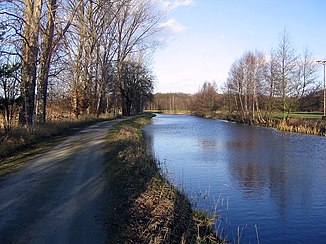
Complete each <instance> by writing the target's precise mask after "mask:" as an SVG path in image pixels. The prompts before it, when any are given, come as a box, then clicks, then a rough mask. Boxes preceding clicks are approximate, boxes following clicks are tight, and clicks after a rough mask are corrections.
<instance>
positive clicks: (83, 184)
mask: <svg viewBox="0 0 326 244" xmlns="http://www.w3.org/2000/svg"><path fill="white" fill-rule="evenodd" d="M116 122H117V120H115V121H108V122H102V123H98V124H96V125H93V126H90V127H88V128H86V129H84V130H82V131H80V132H79V133H77V134H76V135H74V136H71V137H69V138H68V139H67V140H65V141H64V142H62V143H61V144H60V145H58V146H56V147H55V148H54V149H53V150H51V151H50V152H48V153H46V154H44V155H42V156H40V157H39V158H38V159H36V160H33V161H32V162H30V163H29V164H28V166H27V167H25V168H24V169H22V170H21V171H19V172H17V173H16V174H14V175H11V176H10V177H9V178H8V179H6V180H4V181H2V182H0V243H47V244H49V243H60V244H64V243H103V242H105V240H106V230H105V219H104V217H103V216H104V214H103V211H104V207H105V206H104V205H105V202H106V199H105V198H106V194H105V177H104V161H105V158H104V154H103V150H102V146H103V143H104V142H105V136H106V133H107V131H108V128H109V127H111V126H112V125H113V124H115V123H116Z"/></svg>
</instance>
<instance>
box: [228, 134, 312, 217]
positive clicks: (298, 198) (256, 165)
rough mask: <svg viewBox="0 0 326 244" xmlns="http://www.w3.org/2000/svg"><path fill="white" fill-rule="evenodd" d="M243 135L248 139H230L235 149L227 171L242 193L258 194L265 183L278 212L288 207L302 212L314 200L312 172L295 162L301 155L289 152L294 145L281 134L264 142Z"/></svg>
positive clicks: (284, 211)
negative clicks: (276, 138) (232, 140)
mask: <svg viewBox="0 0 326 244" xmlns="http://www.w3.org/2000/svg"><path fill="white" fill-rule="evenodd" d="M246 139H247V140H248V139H249V140H248V141H250V143H249V142H248V141H247V142H246V141H243V142H241V141H240V140H239V141H237V143H229V146H230V145H231V146H232V148H233V149H234V150H233V151H234V153H233V154H232V156H230V158H229V162H228V165H229V171H230V173H231V175H232V177H233V178H234V179H236V182H237V184H238V186H239V188H240V189H241V190H242V192H243V193H244V194H245V196H246V197H248V198H256V197H260V196H262V195H263V194H264V189H266V187H268V189H269V194H270V198H271V199H273V201H274V202H275V204H276V205H277V206H278V211H279V214H280V216H282V217H285V216H286V214H287V213H288V210H289V208H292V209H294V208H296V211H301V212H300V213H299V214H305V213H304V211H307V210H308V209H309V208H310V207H311V204H312V201H313V200H312V199H313V196H312V193H311V191H312V187H313V173H312V172H311V171H310V170H309V168H306V166H305V164H303V163H302V162H300V163H298V161H299V160H302V155H300V154H298V153H297V155H291V152H294V151H295V149H294V148H291V147H295V146H296V145H291V144H289V142H288V140H286V139H284V138H279V140H272V142H273V144H270V143H269V142H267V144H265V142H264V141H263V140H260V139H259V138H257V137H256V136H255V135H253V134H251V136H250V135H248V138H246ZM274 139H275V138H274ZM267 141H268V140H267ZM275 142H277V143H275ZM285 149H286V150H285ZM231 151H232V150H231ZM300 156H301V157H300Z"/></svg>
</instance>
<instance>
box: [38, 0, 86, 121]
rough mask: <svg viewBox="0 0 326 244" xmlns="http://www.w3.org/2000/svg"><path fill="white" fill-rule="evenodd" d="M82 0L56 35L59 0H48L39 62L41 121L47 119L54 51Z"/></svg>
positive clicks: (76, 4)
mask: <svg viewBox="0 0 326 244" xmlns="http://www.w3.org/2000/svg"><path fill="white" fill-rule="evenodd" d="M81 3H82V0H78V1H77V2H76V3H75V4H74V8H73V9H72V10H71V12H70V14H69V15H68V16H67V21H66V23H65V24H64V25H63V27H62V28H61V29H58V30H57V35H56V36H55V24H56V16H57V10H58V1H57V0H46V12H47V14H46V15H47V20H46V26H45V28H43V29H42V31H41V44H40V47H41V48H40V62H39V69H38V71H39V74H38V80H37V118H38V121H39V122H45V121H46V103H47V93H48V82H49V73H50V64H51V60H52V57H53V53H54V51H55V49H56V46H57V45H58V44H59V42H60V41H61V39H62V38H63V37H64V35H65V34H66V32H67V31H68V29H69V28H70V26H71V24H72V21H73V19H74V17H75V13H76V11H77V9H78V8H79V6H80V5H81Z"/></svg>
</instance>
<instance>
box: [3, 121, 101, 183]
mask: <svg viewBox="0 0 326 244" xmlns="http://www.w3.org/2000/svg"><path fill="white" fill-rule="evenodd" d="M103 120H104V119H84V120H80V121H67V122H55V123H44V124H38V125H37V126H36V127H35V129H34V130H33V131H28V130H27V129H26V128H13V129H12V130H11V131H10V133H6V134H4V133H3V134H1V133H0V180H1V179H2V178H4V177H6V176H7V175H8V174H10V173H12V172H14V171H16V170H18V169H19V168H21V167H22V166H24V164H25V163H26V161H28V160H30V159H33V158H34V157H36V156H37V155H39V154H40V153H43V152H45V151H47V150H48V149H49V148H51V147H52V146H53V145H55V144H57V143H58V142H60V141H61V140H62V139H64V138H65V137H66V136H69V135H72V134H73V133H75V132H77V131H79V130H80V129H82V128H84V127H87V126H89V125H92V124H94V123H96V122H100V121H103Z"/></svg>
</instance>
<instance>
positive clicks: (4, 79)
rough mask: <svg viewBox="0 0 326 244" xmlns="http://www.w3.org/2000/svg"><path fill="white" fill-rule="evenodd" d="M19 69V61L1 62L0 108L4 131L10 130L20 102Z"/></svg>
mask: <svg viewBox="0 0 326 244" xmlns="http://www.w3.org/2000/svg"><path fill="white" fill-rule="evenodd" d="M19 70H20V64H19V63H14V64H3V65H2V66H1V68H0V110H1V111H2V115H3V118H4V128H5V131H6V132H9V131H10V130H11V128H12V125H13V119H14V116H15V115H16V112H17V110H18V108H19V106H20V104H21V97H20V96H19Z"/></svg>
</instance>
